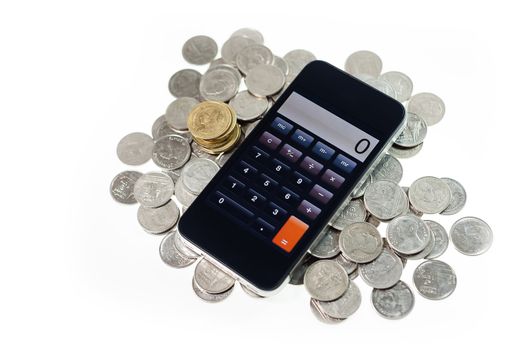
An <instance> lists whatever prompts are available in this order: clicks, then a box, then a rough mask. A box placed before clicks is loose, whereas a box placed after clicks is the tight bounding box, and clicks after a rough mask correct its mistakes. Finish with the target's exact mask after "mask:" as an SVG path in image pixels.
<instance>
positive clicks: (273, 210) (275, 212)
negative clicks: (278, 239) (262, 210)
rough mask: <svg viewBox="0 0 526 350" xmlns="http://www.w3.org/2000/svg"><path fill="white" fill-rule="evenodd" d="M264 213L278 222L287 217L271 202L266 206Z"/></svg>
mask: <svg viewBox="0 0 526 350" xmlns="http://www.w3.org/2000/svg"><path fill="white" fill-rule="evenodd" d="M266 212H267V214H268V215H270V216H271V217H272V218H274V219H276V220H278V221H281V220H283V219H284V218H285V216H286V215H287V212H286V211H285V209H283V208H281V207H280V206H278V205H277V204H275V203H272V202H270V203H269V204H268V205H267V208H266Z"/></svg>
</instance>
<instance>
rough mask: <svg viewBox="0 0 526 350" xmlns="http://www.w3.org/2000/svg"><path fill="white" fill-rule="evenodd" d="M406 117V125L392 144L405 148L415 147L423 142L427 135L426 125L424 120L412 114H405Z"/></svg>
mask: <svg viewBox="0 0 526 350" xmlns="http://www.w3.org/2000/svg"><path fill="white" fill-rule="evenodd" d="M406 116H407V124H406V126H405V128H404V130H402V132H401V133H400V135H398V137H397V138H396V140H395V141H394V143H395V144H396V145H397V146H400V147H405V148H410V147H416V146H418V145H419V144H421V143H422V142H424V139H425V137H426V135H427V125H426V122H425V121H424V119H422V118H420V117H419V116H418V115H416V114H414V113H409V112H406Z"/></svg>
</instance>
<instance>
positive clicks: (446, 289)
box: [413, 260, 457, 300]
mask: <svg viewBox="0 0 526 350" xmlns="http://www.w3.org/2000/svg"><path fill="white" fill-rule="evenodd" d="M413 282H414V284H415V287H416V290H418V293H420V295H422V296H423V297H424V298H427V299H431V300H440V299H444V298H446V297H448V296H449V295H451V293H453V291H454V290H455V287H456V286H457V276H456V275H455V272H454V271H453V269H452V268H451V266H449V265H448V264H446V263H445V262H442V261H440V260H426V261H424V262H423V263H421V264H420V265H418V266H417V268H416V269H415V271H414V273H413Z"/></svg>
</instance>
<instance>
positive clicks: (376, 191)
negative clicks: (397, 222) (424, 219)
mask: <svg viewBox="0 0 526 350" xmlns="http://www.w3.org/2000/svg"><path fill="white" fill-rule="evenodd" d="M363 199H364V203H365V207H366V208H367V210H368V211H369V212H370V213H371V214H373V215H374V216H375V217H376V218H378V219H380V220H390V219H392V218H394V217H395V216H398V215H400V214H402V213H403V212H404V209H405V207H406V205H407V196H406V195H405V193H404V191H403V190H402V189H401V188H400V186H398V185H397V184H396V183H394V182H392V181H386V180H381V181H377V182H372V183H371V184H370V185H369V186H367V189H366V190H365V194H364V196H363Z"/></svg>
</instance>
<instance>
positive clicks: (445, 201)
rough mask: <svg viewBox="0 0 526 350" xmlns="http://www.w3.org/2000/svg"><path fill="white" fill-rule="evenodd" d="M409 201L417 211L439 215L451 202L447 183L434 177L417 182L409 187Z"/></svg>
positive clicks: (426, 177) (420, 179)
mask: <svg viewBox="0 0 526 350" xmlns="http://www.w3.org/2000/svg"><path fill="white" fill-rule="evenodd" d="M409 201H410V202H411V204H412V205H413V207H415V209H416V210H418V211H421V212H422V213H426V214H438V213H440V212H442V211H443V210H444V209H446V208H447V206H448V205H449V203H450V202H451V191H450V190H449V186H448V185H447V183H446V182H445V181H443V180H441V179H439V178H436V177H433V176H424V177H421V178H419V179H417V180H415V181H414V182H413V183H412V184H411V186H410V187H409Z"/></svg>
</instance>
